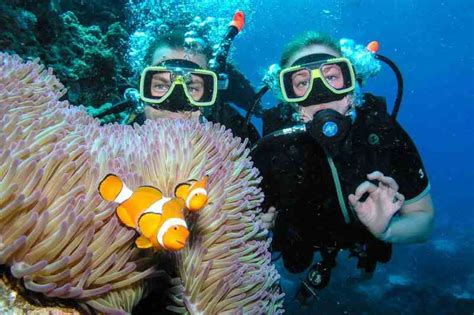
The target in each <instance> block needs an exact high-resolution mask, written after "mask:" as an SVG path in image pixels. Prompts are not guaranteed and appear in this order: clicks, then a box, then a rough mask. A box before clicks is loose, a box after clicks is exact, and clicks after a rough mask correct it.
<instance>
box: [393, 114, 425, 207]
mask: <svg viewBox="0 0 474 315" xmlns="http://www.w3.org/2000/svg"><path fill="white" fill-rule="evenodd" d="M394 144H395V148H394V154H393V155H392V166H393V167H392V168H391V169H392V173H391V174H390V175H391V177H393V178H394V179H395V180H396V181H397V183H398V185H399V187H400V188H399V192H400V193H401V194H403V195H404V196H405V200H406V203H407V204H409V203H413V202H415V201H417V200H419V199H421V198H422V197H424V196H425V195H426V194H428V192H429V190H430V184H429V180H428V176H427V174H426V170H425V168H424V166H423V162H422V160H421V157H420V154H419V153H418V150H417V149H416V146H415V144H414V143H413V141H412V139H411V138H410V136H409V135H408V134H407V133H406V131H405V130H403V128H402V127H401V126H400V125H399V124H398V123H397V124H396V125H395V137H394Z"/></svg>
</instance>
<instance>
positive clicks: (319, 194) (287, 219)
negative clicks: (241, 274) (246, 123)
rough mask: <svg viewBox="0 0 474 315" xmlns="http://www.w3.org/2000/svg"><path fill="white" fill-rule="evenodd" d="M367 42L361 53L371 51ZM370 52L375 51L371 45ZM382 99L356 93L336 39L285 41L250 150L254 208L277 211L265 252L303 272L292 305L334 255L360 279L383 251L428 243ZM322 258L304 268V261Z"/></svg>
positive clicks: (420, 184) (408, 158)
mask: <svg viewBox="0 0 474 315" xmlns="http://www.w3.org/2000/svg"><path fill="white" fill-rule="evenodd" d="M374 46H377V45H374V44H371V45H370V47H369V48H371V49H374ZM375 50H376V48H375ZM367 53H371V54H372V53H373V55H374V57H375V58H376V59H379V60H382V61H384V62H386V63H388V64H389V65H390V66H391V67H392V69H394V70H395V72H396V74H397V78H398V79H399V95H398V97H397V101H396V103H397V105H396V106H395V108H394V111H393V113H392V115H390V114H389V113H388V112H387V108H386V103H385V99H384V98H382V97H377V96H374V95H372V94H363V95H362V94H360V93H359V94H360V95H359V96H360V103H357V95H356V94H357V93H356V92H357V91H359V90H358V85H359V82H358V81H361V80H360V78H359V76H358V74H357V73H356V72H355V69H354V67H353V65H352V63H351V61H350V60H349V59H348V58H345V57H344V56H343V55H342V52H341V48H340V45H339V43H338V42H336V41H334V40H333V39H331V38H330V37H329V36H327V35H324V34H320V33H316V32H308V33H305V34H303V35H302V36H300V37H298V38H296V39H295V40H294V41H292V42H290V43H289V44H288V46H287V48H286V50H285V51H284V53H283V55H282V57H281V62H280V67H281V70H280V71H279V73H278V76H279V80H278V81H279V84H278V85H279V88H280V92H281V96H282V99H283V100H284V102H283V103H281V104H279V105H278V106H276V107H274V108H271V109H269V110H266V111H264V113H263V124H264V126H263V130H264V137H263V138H262V139H261V140H260V141H259V142H258V143H257V144H256V145H255V146H254V147H253V148H252V153H251V155H252V157H253V160H254V163H255V166H256V167H257V168H258V169H259V170H260V173H261V175H262V177H263V181H262V184H261V185H262V189H263V191H264V193H265V202H264V205H263V207H264V208H268V207H269V206H274V207H276V209H277V211H278V215H277V216H276V223H275V228H274V229H273V244H272V246H273V251H274V252H280V253H281V258H282V259H283V264H284V266H285V268H286V269H287V270H288V271H290V272H293V273H300V272H303V271H305V270H307V269H308V268H309V269H308V271H307V276H306V279H305V280H304V281H302V283H301V287H300V289H299V291H298V293H297V298H298V299H299V300H300V302H301V303H303V304H304V303H306V302H307V301H308V300H309V299H311V298H312V297H314V296H317V291H318V290H320V289H322V288H324V287H325V286H327V284H328V283H329V280H330V276H331V269H332V268H333V267H334V266H335V265H336V257H337V254H338V253H339V252H340V251H341V250H348V251H350V254H351V256H355V257H357V259H358V264H357V267H358V268H360V269H362V270H363V272H366V273H367V274H368V275H371V273H372V272H373V271H374V270H375V267H376V264H377V262H387V261H389V259H390V257H391V244H394V243H416V242H424V241H426V240H427V238H428V237H429V235H430V233H431V229H432V222H433V216H434V209H433V204H432V200H431V196H430V185H429V181H428V177H427V175H426V172H425V169H424V167H423V164H422V160H421V158H420V156H419V154H418V152H417V149H416V147H415V145H414V143H413V142H412V140H411V139H410V137H409V136H408V134H407V133H406V132H405V131H404V130H403V129H402V127H401V126H400V125H399V124H398V122H397V121H396V114H397V112H398V107H399V105H400V101H401V91H402V81H401V75H400V73H399V71H398V68H396V66H395V65H394V64H393V62H391V61H390V60H389V59H388V58H386V57H384V56H382V55H378V54H376V52H375V51H374V52H369V51H367ZM315 252H319V253H320V255H321V260H320V261H318V262H317V263H316V264H314V265H312V261H313V255H314V253H315Z"/></svg>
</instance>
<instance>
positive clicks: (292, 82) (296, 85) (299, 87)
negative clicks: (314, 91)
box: [283, 68, 311, 100]
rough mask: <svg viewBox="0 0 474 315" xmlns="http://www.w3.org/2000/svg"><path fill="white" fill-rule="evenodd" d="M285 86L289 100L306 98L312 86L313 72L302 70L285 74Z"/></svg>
mask: <svg viewBox="0 0 474 315" xmlns="http://www.w3.org/2000/svg"><path fill="white" fill-rule="evenodd" d="M283 86H284V88H285V93H286V96H287V98H288V99H290V100H291V99H299V98H301V97H305V96H306V95H308V93H309V90H310V86H311V70H309V69H306V68H300V69H297V70H294V71H288V72H286V73H284V74H283Z"/></svg>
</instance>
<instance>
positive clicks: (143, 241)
mask: <svg viewBox="0 0 474 315" xmlns="http://www.w3.org/2000/svg"><path fill="white" fill-rule="evenodd" d="M135 244H136V245H137V247H138V248H142V249H145V248H150V247H152V246H153V244H152V243H151V241H150V240H149V239H148V238H146V237H144V236H142V235H140V236H139V237H138V238H137V239H136V240H135Z"/></svg>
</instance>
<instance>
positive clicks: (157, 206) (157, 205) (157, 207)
mask: <svg viewBox="0 0 474 315" xmlns="http://www.w3.org/2000/svg"><path fill="white" fill-rule="evenodd" d="M170 200H171V198H161V199H160V200H158V201H156V202H154V203H153V204H152V205H151V206H150V207H149V208H148V209H146V210H145V211H144V212H143V214H145V213H150V212H152V213H157V214H162V213H163V207H164V205H165V203H167V202H168V201H170Z"/></svg>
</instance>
